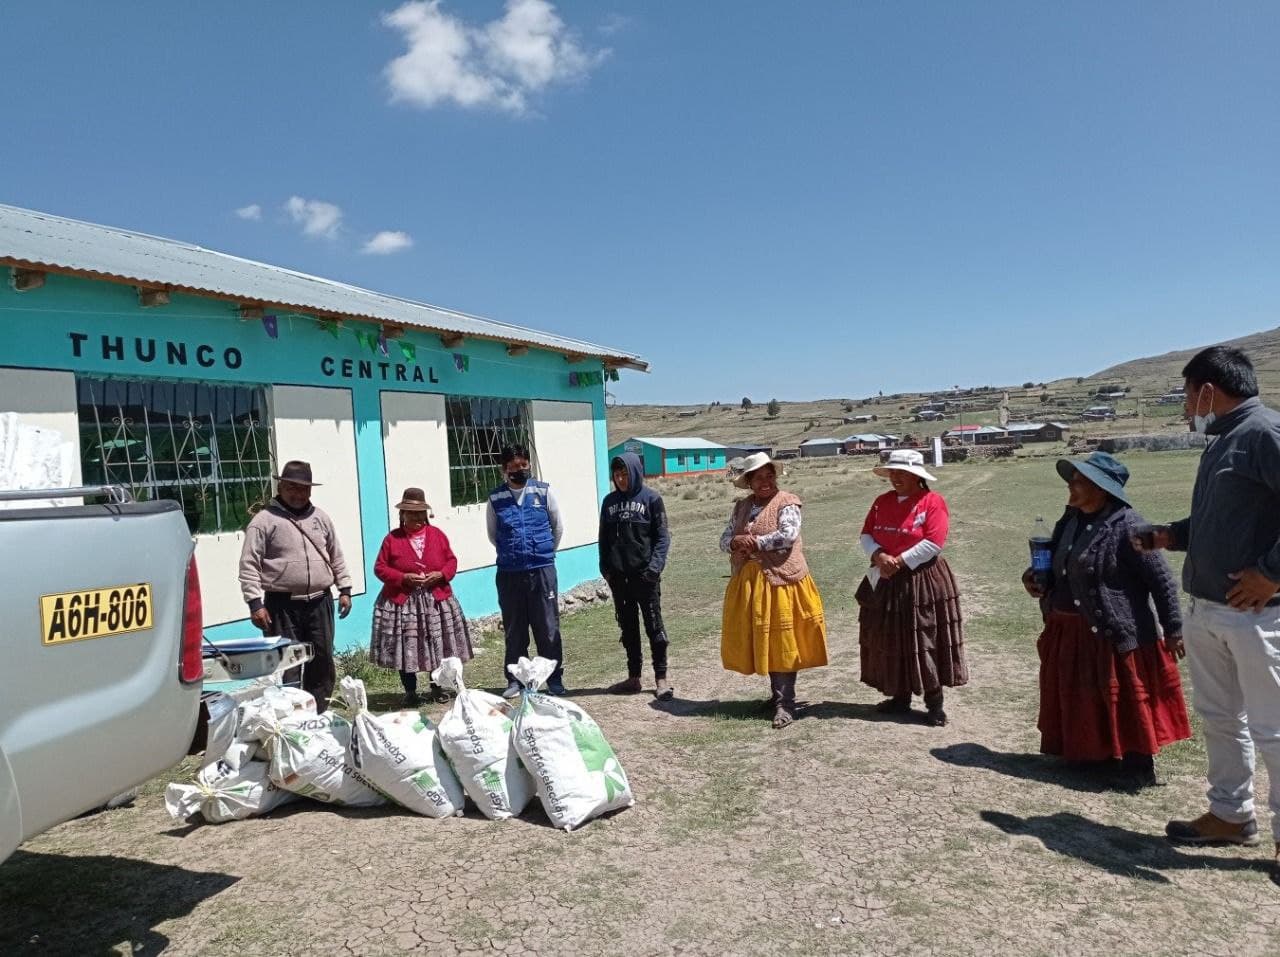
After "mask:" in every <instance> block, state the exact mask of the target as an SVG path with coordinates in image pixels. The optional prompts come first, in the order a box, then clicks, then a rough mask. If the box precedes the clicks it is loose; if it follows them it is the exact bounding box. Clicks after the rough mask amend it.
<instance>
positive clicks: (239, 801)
mask: <svg viewBox="0 0 1280 957" xmlns="http://www.w3.org/2000/svg"><path fill="white" fill-rule="evenodd" d="M294 800H297V798H296V796H295V795H293V794H291V793H290V792H288V791H286V790H284V789H282V788H279V787H277V786H276V785H275V784H274V783H273V782H272V781H271V778H270V777H269V776H268V774H267V765H266V764H265V763H264V762H262V761H251V760H245V761H243V762H237V763H236V766H235V767H233V766H232V764H231V763H230V762H227V761H218V762H216V763H215V764H210V765H209V766H207V767H204V768H201V769H200V771H199V773H197V774H196V777H195V781H194V782H193V783H191V784H176V783H175V784H170V785H169V786H168V787H167V788H165V791H164V806H165V809H166V810H167V811H168V812H169V816H170V817H172V818H173V819H174V820H175V821H186V820H188V819H190V818H192V817H194V816H195V815H196V814H200V815H201V816H202V817H203V818H204V819H205V820H206V821H207V822H208V823H210V824H224V823H226V822H227V821H243V820H244V819H245V818H247V817H255V816H256V815H259V814H266V813H267V812H268V811H272V810H274V809H276V808H278V807H279V806H280V805H281V804H286V803H288V802H289V801H294Z"/></svg>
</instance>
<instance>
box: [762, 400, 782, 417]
mask: <svg viewBox="0 0 1280 957" xmlns="http://www.w3.org/2000/svg"><path fill="white" fill-rule="evenodd" d="M765 411H766V412H768V413H769V418H771V419H776V418H777V417H778V413H779V412H781V411H782V406H780V405H778V400H777V399H770V400H769V404H768V405H767V406H765Z"/></svg>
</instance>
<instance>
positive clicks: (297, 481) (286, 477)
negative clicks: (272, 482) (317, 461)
mask: <svg viewBox="0 0 1280 957" xmlns="http://www.w3.org/2000/svg"><path fill="white" fill-rule="evenodd" d="M276 481H277V482H292V483H293V484H294V485H319V484H320V483H319V482H313V481H311V463H310V462H301V461H299V460H298V459H294V460H293V461H291V462H285V463H284V468H282V469H281V470H280V474H279V475H277V476H276Z"/></svg>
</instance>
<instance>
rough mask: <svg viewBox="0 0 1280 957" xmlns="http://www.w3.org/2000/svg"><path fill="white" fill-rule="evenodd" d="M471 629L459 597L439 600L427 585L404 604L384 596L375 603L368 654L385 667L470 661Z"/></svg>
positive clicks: (420, 668) (426, 666)
mask: <svg viewBox="0 0 1280 957" xmlns="http://www.w3.org/2000/svg"><path fill="white" fill-rule="evenodd" d="M473 654H474V651H473V650H472V648H471V631H470V629H469V628H468V627H467V620H466V618H464V617H463V616H462V607H461V606H460V605H459V604H458V600H457V599H456V598H453V597H452V596H450V597H449V598H446V599H444V601H437V600H436V599H435V598H434V597H433V596H432V594H431V590H430V589H428V588H420V589H418V590H416V591H412V592H410V593H409V599H408V601H406V602H405V603H404V604H403V605H397V604H396V603H395V602H393V601H391V600H390V599H382V600H380V601H378V602H377V604H375V605H374V606H373V639H372V641H371V642H370V643H369V657H370V658H372V659H373V663H374V664H376V665H381V666H382V667H383V668H395V669H396V670H397V671H434V670H435V669H436V668H439V667H440V662H442V661H443V660H444V659H445V658H460V659H461V660H463V661H470V660H471V658H472V656H473Z"/></svg>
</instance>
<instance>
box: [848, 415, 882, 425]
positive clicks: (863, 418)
mask: <svg viewBox="0 0 1280 957" xmlns="http://www.w3.org/2000/svg"><path fill="white" fill-rule="evenodd" d="M879 418H880V417H879V416H877V415H846V416H845V417H844V422H843V424H844V425H857V424H858V423H859V422H875V421H877V420H878V419H879Z"/></svg>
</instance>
